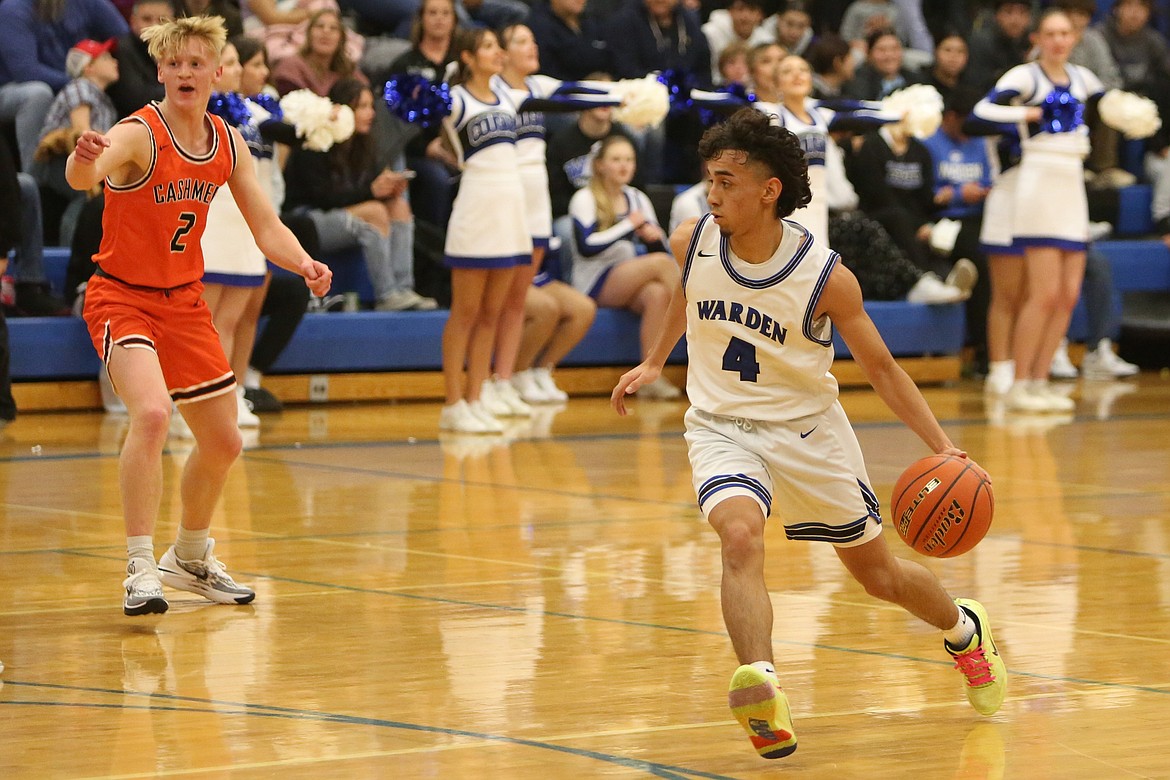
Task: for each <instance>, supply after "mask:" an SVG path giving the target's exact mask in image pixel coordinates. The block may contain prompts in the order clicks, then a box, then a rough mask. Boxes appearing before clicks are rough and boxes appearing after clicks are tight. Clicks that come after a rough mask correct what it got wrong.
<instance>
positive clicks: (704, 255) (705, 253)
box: [699, 252, 715, 257]
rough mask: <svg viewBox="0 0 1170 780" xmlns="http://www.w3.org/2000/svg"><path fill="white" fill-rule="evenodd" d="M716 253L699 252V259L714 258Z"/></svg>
mask: <svg viewBox="0 0 1170 780" xmlns="http://www.w3.org/2000/svg"><path fill="white" fill-rule="evenodd" d="M714 256H715V253H714V252H699V257H714Z"/></svg>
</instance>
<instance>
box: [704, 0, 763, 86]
mask: <svg viewBox="0 0 1170 780" xmlns="http://www.w3.org/2000/svg"><path fill="white" fill-rule="evenodd" d="M763 21H764V4H763V0H731V3H730V4H729V5H728V6H727V8H726V9H716V10H714V11H712V12H711V16H710V18H708V19H707V22H706V24H704V25H703V27H702V29H703V35H705V36H707V46H708V47H709V48H710V49H711V72H712V74H713V77H714V79H715V82H716V83H720V84H721V83H723V82H722V81H721V80H720V79H719V77H718V76H719V55H720V54H722V53H723V50H724V49H726V48H727V47H728V45H730V44H732V43H741V44H743V45H745V46H747V47H748V48H751V47H752V46H758V45H759V44H761V43H770V42H771V41H772V35H771V33H769V32H768V31H767V30H765V29H764V28H763V26H762V25H761V23H762V22H763Z"/></svg>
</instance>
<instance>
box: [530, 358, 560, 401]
mask: <svg viewBox="0 0 1170 780" xmlns="http://www.w3.org/2000/svg"><path fill="white" fill-rule="evenodd" d="M532 372H533V374H534V375H535V376H536V385H537V387H539V388H540V389H541V390H543V391H544V394H545V395H546V396H547V397H548V398H549V399H551V401H552V403H564V402H565V401H568V400H569V394H568V393H566V392H565V391H564V390H562V389H561V388H559V387H557V383H556V382H555V381H553V376H552V369H551V368H549V367H548V366H540V367H537V368H534V369H532Z"/></svg>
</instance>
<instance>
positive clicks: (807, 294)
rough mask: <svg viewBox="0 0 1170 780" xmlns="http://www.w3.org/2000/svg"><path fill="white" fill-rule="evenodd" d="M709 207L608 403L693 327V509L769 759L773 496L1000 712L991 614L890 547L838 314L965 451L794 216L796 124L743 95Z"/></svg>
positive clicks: (776, 700) (918, 425)
mask: <svg viewBox="0 0 1170 780" xmlns="http://www.w3.org/2000/svg"><path fill="white" fill-rule="evenodd" d="M699 154H700V156H701V157H702V158H703V159H704V160H705V161H706V163H707V170H708V175H709V176H710V178H711V190H710V194H709V195H708V203H709V204H710V206H711V213H710V214H709V215H706V216H704V217H702V218H700V219H699V220H697V221H696V220H689V221H687V222H686V223H684V224H682V225H680V226H679V228H678V229H677V230H676V231H675V232H674V235H673V236H672V237H671V244H672V247H673V250H674V256H675V257H676V258H678V259H679V265H680V266H681V268H682V281H681V284H680V285H679V286H677V287H676V289H675V291H674V297H673V299H672V301H671V305H670V310H669V313H668V315H667V319H666V322H665V324H664V326H663V329H662V331H661V333H660V335H659V339H658V342H657V344H656V346H655V347H654V349H653V351H652V352H651V353H650V355H649V356H648V357H647V358H646V360H645V361H644V362H643V363H642V364H641V365H639V366H638V367H637V368H634V369H633V370H631V371H629V372H627V373H626V374H625V375H623V376H622V378H621V380H620V381H619V382H618V385H617V387H616V388H614V391H613V396H612V402H613V406H614V408H615V409H616V410H617V412H618V413H619V414H625V413H626V407H625V396H626V395H628V394H630V393H633V392H635V391H637V389H638V388H639V387H641V386H642V385H644V384H646V383H648V382H653V381H654V380H655V379H656V378H657V377H658V375H659V372H660V371H661V370H662V366H663V364H664V363H665V361H666V357H667V355H668V354H669V353H670V351H671V349H672V348H673V347H674V345H675V343H676V342H677V341H678V339H679V337H680V336H682V335H683V333H684V332H685V333H686V337H687V351H688V355H689V360H690V363H689V369H688V372H687V395H688V396H689V397H690V401H691V408H690V409H689V410H688V411H687V414H686V440H687V445H688V449H689V453H690V460H691V468H692V471H693V481H694V486H695V490H696V493H697V494H698V498H699V506H700V508H701V509H702V511H703V513H704V515H705V516H706V518H707V520H708V522H710V523H711V525H712V526H713V527H714V528H715V530H716V532H717V533H718V534H719V537H720V540H721V543H722V551H723V583H722V591H721V598H722V604H723V619H724V622H725V623H726V625H727V631H728V633H729V634H730V636H731V642H732V646H733V647H734V649H735V654H736V656H737V657H738V659H739V663H740V664H741V666H740V667H739V668H738V669H737V670H736V672H735V674H734V676H733V677H732V680H731V686H730V692H729V694H728V700H729V704H730V706H731V710H732V713H733V714H734V715H735V717H736V719H737V720H738V721H739V722H740V724H741V725H742V726H743V727H744V729H745V730H746V731H747V733H748V736H749V737H750V739H751V741H752V744H753V746H754V747H755V749H756V751H757V752H758V753H759V754H760V755H761V756H763V757H764V758H781V757H783V756H786V755H789V754H790V753H792V752H793V751H794V750H796V735H795V733H794V732H793V729H792V718H791V715H790V713H789V707H788V700H787V698H786V697H785V694H784V692H783V690H782V689H781V687H780V684H779V682H778V680H777V676H776V669H775V666H774V665H773V655H772V603H771V600H770V599H769V596H768V588H767V585H766V584H765V582H764V523H765V519H766V518H767V516H768V515H769V513H770V512H771V509H772V503H773V497H775V504H776V507H777V513H778V514H779V515H780V518H781V520H782V522H783V523H784V531H785V535H786V536H787V537H788V538H789V539H794V540H803V541H824V542H829V543H831V544H832V545H834V547H835V548H836V551H837V555H838V557H839V558H840V559H841V561H842V563H844V564H845V567H846V568H847V569H848V570H849V573H850V574H852V575H853V577H854V578H856V579H857V581H858V582H860V583H861V584H862V585H864V586H865V589H866V591H867V592H868V593H870V594H871V595H873V596H875V597H877V598H880V599H882V600H885V601H889V602H892V603H894V604H898V605H899V606H901V607H903V608H904V609H906V610H907V611H908V612H910V613H911V614H913V615H915V616H916V617H918V618H920V619H922V620H924V621H926V622H927V623H929V624H930V625H932V626H935V627H937V628H939V629H941V630H942V631H943V636H944V639H945V643H944V646H945V647H946V650H947V652H949V653H950V654H951V655H952V656H953V657H954V659H955V661H956V667H957V668H958V669H959V670H960V671H962V672H963V674H964V677H965V684H966V689H967V698H968V699H969V700H970V702H971V704H972V705H973V706H974V707H975V709H976V710H978V711H979V712H980V713H982V714H984V715H990V714H992V713H994V712H995V711H996V710H998V709H999V707H1000V704H1001V703H1002V702H1003V696H1004V692H1005V690H1006V687H1007V685H1006V684H1007V680H1006V669H1005V667H1004V663H1003V660H1002V659H1001V658H1000V656H999V653H998V651H997V650H996V647H995V642H994V640H993V639H992V636H991V627H990V625H989V623H988V619H987V612H986V611H985V610H984V608H983V607H982V605H980V604H979V603H978V602H976V601H973V600H970V599H957V600H952V599H951V597H950V596H949V595H947V592H946V591H945V590H944V589H943V587H942V586H941V585H940V584H939V582H938V580H937V579H936V578H935V576H934V575H933V574H932V573H931V572H930V571H929V570H927V569H926V568H924V567H923V566H921V565H919V564H917V563H914V562H912V561H909V560H904V559H901V558H895V557H894V555H893V554H892V553H891V552H890V549H889V547H888V546H887V545H886V542H885V539H884V538H883V537H882V536H881V529H882V526H881V516H880V515H879V513H878V500H877V497H876V496H874V494H873V492H872V491H871V490H870V488H869V478H868V476H866V472H865V464H864V462H863V460H862V455H861V449H860V447H859V446H858V443H857V438H856V436H855V435H854V432H853V429H852V427H851V426H850V424H849V420H848V419H847V418H846V417H845V413H844V411H843V410H842V408H841V405H840V403H839V402H838V400H837V380H836V379H834V377H833V375H832V374H831V373H829V368H830V367H831V365H832V362H833V346H832V341H831V335H832V330H833V328H834V327H836V328H837V331H838V332H839V333H840V334H841V337H842V338H843V339H844V340H845V342H846V343H847V344H848V345H849V348H850V351H851V352H852V353H853V357H854V359H855V360H856V361H857V363H858V365H860V366H861V368H862V369H863V370H864V371H865V374H866V376H867V377H868V378H869V381H870V383H871V384H872V385H873V387H874V389H875V390H876V391H877V393H878V395H879V396H881V398H882V400H884V401H885V402H886V403H887V404H888V405H889V407H890V408H891V409H892V410H893V411H894V412H895V413H896V414H897V415H898V416H899V417H900V418H901V419H902V420H903V421H904V422H905V423H906V424H907V425H908V426H909V427H910V428H911V430H913V431H914V432H915V433H917V434H918V435H919V437H921V438H922V440H923V441H924V442H926V444H927V446H928V447H930V449H931V450H932V451H933V452H936V453H941V454H948V455H957V456H960V457H965V456H966V455H965V453H964V452H962V451H961V450H960V449H959V448H958V447H956V446H955V445H954V444H953V443H952V442H951V440H950V439H949V438H948V437H947V434H946V433H945V432H944V431H943V430H942V428H941V427H940V426H939V424H938V421H937V420H936V419H935V417H934V414H933V413H932V412H931V411H930V408H929V407H928V406H927V405H926V401H925V399H923V397H922V394H921V393H920V392H919V391H918V388H917V387H915V385H914V382H913V381H912V380H911V379H910V377H909V376H907V374H906V372H905V371H903V370H902V369H901V368H900V367H899V366H898V364H897V363H896V362H895V361H894V359H893V357H891V355H890V352H889V349H888V348H887V347H886V345H885V343H884V342H883V341H882V338H881V336H880V335H879V334H878V331H877V329H876V328H875V327H874V324H873V322H872V321H871V320H870V318H869V316H868V315H867V314H866V312H865V309H864V308H863V306H862V299H861V290H860V288H859V287H858V284H857V280H856V278H854V276H853V274H851V273H850V272H849V270H848V269H847V268H845V267H844V266H843V265H842V264H841V262H840V257H838V256H837V254H836V253H835V252H833V251H832V250H831V249H829V248H828V247H826V246H825V245H824V244H822V243H820V242H818V241H816V240H815V238H814V237H812V236H811V235H810V234H809V232H808V231H807V230H806V229H805V228H803V227H802V226H801V225H799V224H797V223H795V222H791V221H788V220H786V219H785V217H787V216H788V215H790V214H792V212H793V211H795V210H796V209H798V208H800V207H802V206H804V205H806V204H807V203H808V201H809V180H808V171H807V163H806V161H805V154H804V150H803V149H802V148H801V145H800V142H799V141H798V140H797V138H796V136H795V135H793V134H792V133H791V132H789V131H788V130H786V129H784V128H780V127H776V126H774V125H772V124H771V122H770V121H769V118H768V117H767V116H765V115H764V114H762V113H761V112H759V111H756V110H754V109H743V110H741V111H739V112H737V113H736V114H734V115H733V116H732V117H731V119H729V120H728V121H727V122H725V123H724V124H722V125H717V126H715V127H713V128H711V129H710V130H708V131H707V133H706V134H705V135H704V136H703V140H702V141H701V142H700V143H699Z"/></svg>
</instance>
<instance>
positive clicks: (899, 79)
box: [842, 29, 919, 100]
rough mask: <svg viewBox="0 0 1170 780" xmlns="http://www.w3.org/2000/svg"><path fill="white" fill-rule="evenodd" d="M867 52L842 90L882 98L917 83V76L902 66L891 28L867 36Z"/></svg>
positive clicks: (852, 95)
mask: <svg viewBox="0 0 1170 780" xmlns="http://www.w3.org/2000/svg"><path fill="white" fill-rule="evenodd" d="M866 43H867V44H868V45H867V50H868V52H869V55H868V56H867V57H866V60H865V62H864V63H863V64H862V65H861V66H860V67H859V68H858V69H857V73H856V74H855V75H854V76H853V78H852V79H851V80H850V81H849V82H848V83H846V84H845V86H844V88H843V89H842V94H843V95H844V96H845V97H849V98H853V99H854V100H881V99H882V98H884V97H885V96H887V95H889V94H891V93H893V92H897V91H898V90H899V89H902V87H905V86H908V85H910V84H917V83H918V81H919V76H918V74H917V73H914V72H913V71H911V70H910V69H908V68H906V67H905V64H904V62H903V59H902V55H903V53H904V51H905V50H904V49H903V48H902V42H901V41H900V40H898V36H897V35H896V34H895V33H894V32H893V30H889V29H885V30H878V31H876V32H872V33H870V34H869V37H868V38H866Z"/></svg>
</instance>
